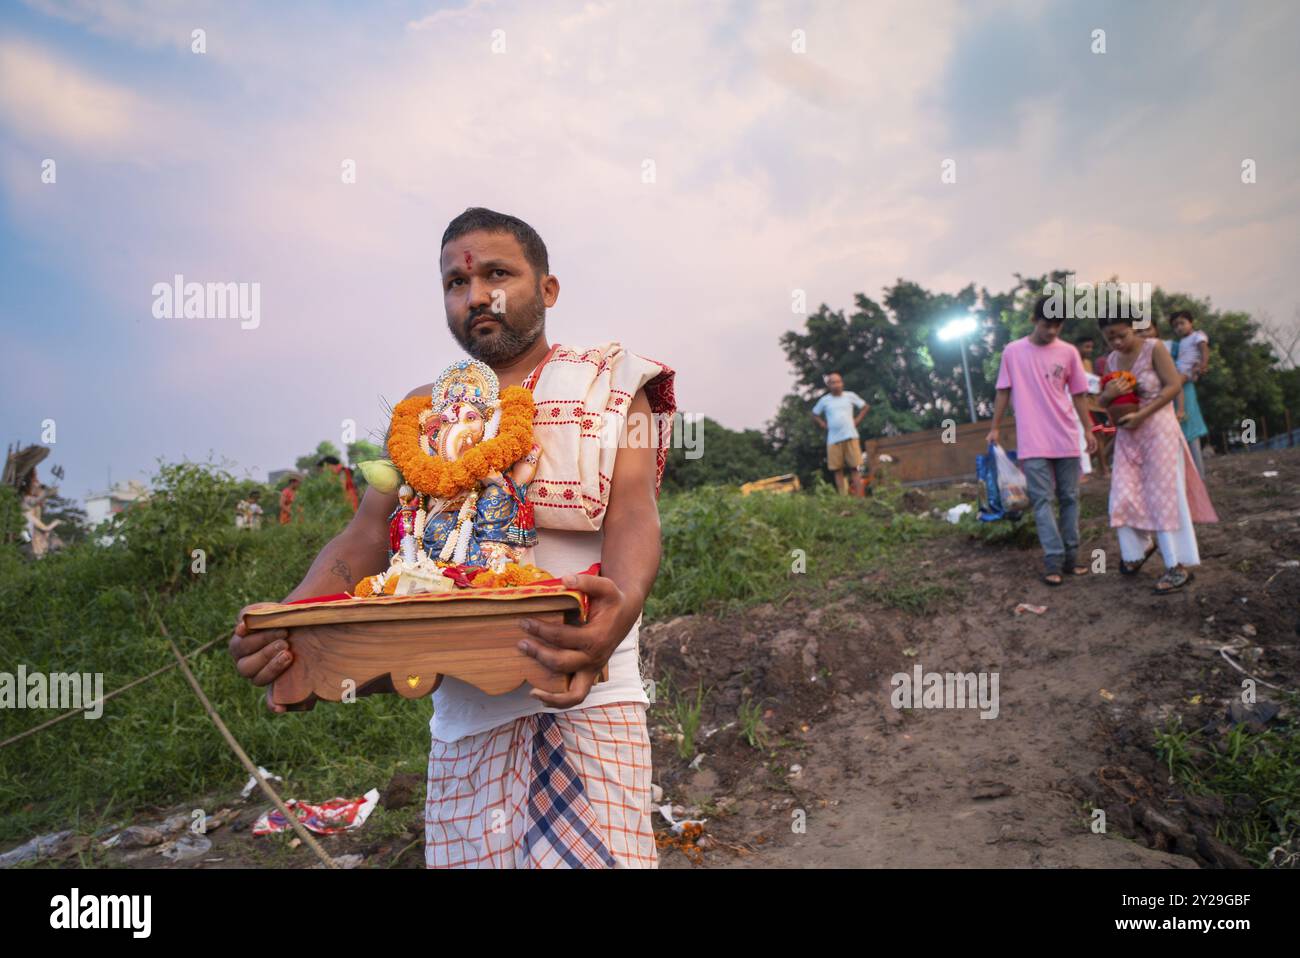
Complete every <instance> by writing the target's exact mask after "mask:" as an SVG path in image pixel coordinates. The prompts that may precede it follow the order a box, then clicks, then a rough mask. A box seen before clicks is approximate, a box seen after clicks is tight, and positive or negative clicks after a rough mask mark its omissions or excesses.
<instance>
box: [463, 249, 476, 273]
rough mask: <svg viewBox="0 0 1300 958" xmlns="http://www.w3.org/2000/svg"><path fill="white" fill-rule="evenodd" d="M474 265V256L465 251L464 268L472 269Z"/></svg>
mask: <svg viewBox="0 0 1300 958" xmlns="http://www.w3.org/2000/svg"><path fill="white" fill-rule="evenodd" d="M473 266H474V257H473V256H470V255H469V250H466V251H465V268H466V269H472V268H473Z"/></svg>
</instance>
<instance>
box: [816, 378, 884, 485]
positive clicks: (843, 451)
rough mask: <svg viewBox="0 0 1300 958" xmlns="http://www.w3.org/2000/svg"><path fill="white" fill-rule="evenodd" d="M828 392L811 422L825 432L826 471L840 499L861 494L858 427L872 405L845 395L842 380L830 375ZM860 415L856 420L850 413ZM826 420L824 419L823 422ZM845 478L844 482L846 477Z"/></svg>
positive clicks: (819, 403) (853, 394)
mask: <svg viewBox="0 0 1300 958" xmlns="http://www.w3.org/2000/svg"><path fill="white" fill-rule="evenodd" d="M826 388H827V390H829V391H828V392H827V393H825V394H824V395H823V396H822V397H821V398H820V399H818V400H817V404H816V405H815V406H813V408H812V417H813V421H814V422H815V423H817V425H819V426H821V427H822V428H823V429H825V430H826V468H827V469H829V470H830V471H831V474H832V475H833V476H834V477H835V488H836V489H838V490H839V492H840V495H842V496H843V495H848V493H849V492H850V490H851V491H852V492H853V494H854V495H855V496H858V495H861V494H862V475H861V473H860V472H859V471H858V468H859V467H860V466H861V465H862V443H861V441H860V440H859V439H858V426H859V424H860V423H861V422H862V417H863V416H865V415H866V414H867V413H868V412H869V411H870V409H871V405H870V404H869V403H868V402H867V401H866V400H865V399H863V398H862V397H861V396H859V395H858V394H857V393H854V392H845V391H844V377H843V376H841V375H840V374H839V373H831V374H830V375H829V376H827V377H826ZM854 409H859V410H860V411H859V412H858V414H857V415H856V416H854V415H853V410H854ZM823 417H825V418H823ZM846 472H847V473H848V478H847V479H846V478H845V473H846Z"/></svg>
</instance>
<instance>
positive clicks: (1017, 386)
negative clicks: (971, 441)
mask: <svg viewBox="0 0 1300 958" xmlns="http://www.w3.org/2000/svg"><path fill="white" fill-rule="evenodd" d="M1047 302H1048V299H1047V297H1046V296H1040V297H1038V299H1037V301H1036V302H1035V303H1034V311H1033V319H1034V331H1033V332H1032V333H1030V334H1029V335H1028V336H1026V337H1025V338H1024V339H1017V340H1016V341H1015V342H1013V343H1008V344H1007V347H1006V349H1004V350H1003V351H1002V367H1001V369H999V370H998V383H997V390H998V398H997V401H996V402H995V403H994V404H993V428H992V429H991V430H989V434H988V441H989V442H990V443H996V442H997V441H998V429H999V428H1000V427H1001V425H1002V417H1003V416H1004V415H1006V411H1007V403H1008V400H1009V401H1010V403H1011V405H1012V406H1013V408H1014V409H1015V414H1016V458H1017V461H1018V462H1019V463H1020V468H1021V469H1022V470H1023V471H1024V473H1025V479H1026V480H1027V485H1028V490H1027V491H1028V493H1029V501H1030V503H1031V504H1032V505H1033V508H1034V522H1035V523H1036V524H1037V526H1038V541H1039V542H1041V543H1042V546H1043V564H1044V573H1043V581H1044V582H1046V583H1047V584H1048V585H1060V584H1061V582H1062V581H1063V580H1062V578H1061V577H1062V574H1070V575H1087V574H1088V567H1087V566H1081V565H1079V564H1078V554H1079V432H1080V430H1079V423H1081V422H1083V423H1087V422H1088V377H1087V374H1086V373H1085V372H1084V369H1083V361H1082V360H1081V358H1080V357H1079V351H1078V350H1077V349H1075V348H1074V347H1073V346H1072V345H1070V344H1069V343H1066V342H1062V341H1061V339H1060V338H1059V337H1060V333H1061V323H1062V319H1060V318H1052V317H1050V316H1048V315H1047V311H1046V304H1047ZM1085 434H1086V436H1087V450H1088V453H1089V454H1091V453H1093V452H1094V451H1095V450H1096V448H1097V440H1096V438H1095V437H1094V436H1093V435H1092V431H1091V430H1085ZM1053 497H1055V499H1056V501H1057V502H1058V503H1059V504H1060V510H1061V518H1060V523H1059V525H1058V523H1057V518H1056V516H1055V515H1054V514H1053V512H1052V499H1053Z"/></svg>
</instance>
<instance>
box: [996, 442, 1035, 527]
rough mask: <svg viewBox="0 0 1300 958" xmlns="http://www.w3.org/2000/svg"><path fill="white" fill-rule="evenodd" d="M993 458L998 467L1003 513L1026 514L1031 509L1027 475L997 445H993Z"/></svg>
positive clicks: (999, 492)
mask: <svg viewBox="0 0 1300 958" xmlns="http://www.w3.org/2000/svg"><path fill="white" fill-rule="evenodd" d="M993 458H994V461H996V462H997V465H998V495H999V496H1000V497H1001V498H1002V511H1003V512H1024V511H1025V510H1026V509H1028V508H1029V492H1028V491H1027V488H1028V482H1027V481H1026V479H1025V474H1024V473H1023V472H1021V471H1020V467H1019V466H1017V465H1016V464H1015V463H1014V462H1012V461H1011V457H1010V456H1008V455H1007V454H1006V453H1005V452H1003V451H1002V447H1001V446H999V445H998V444H997V443H994V444H993Z"/></svg>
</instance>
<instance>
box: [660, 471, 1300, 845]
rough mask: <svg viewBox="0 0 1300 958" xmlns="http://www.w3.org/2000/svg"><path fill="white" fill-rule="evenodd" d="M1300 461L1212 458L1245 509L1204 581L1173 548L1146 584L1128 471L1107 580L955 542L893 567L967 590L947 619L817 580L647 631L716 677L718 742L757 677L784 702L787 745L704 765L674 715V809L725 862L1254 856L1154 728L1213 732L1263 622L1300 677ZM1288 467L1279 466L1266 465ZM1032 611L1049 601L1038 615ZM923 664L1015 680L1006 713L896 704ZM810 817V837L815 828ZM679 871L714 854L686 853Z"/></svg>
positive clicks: (684, 675)
mask: <svg viewBox="0 0 1300 958" xmlns="http://www.w3.org/2000/svg"><path fill="white" fill-rule="evenodd" d="M1298 466H1300V450H1291V451H1287V452H1285V453H1277V454H1274V453H1256V454H1252V455H1248V456H1234V457H1231V458H1229V459H1221V460H1219V461H1217V462H1215V463H1214V464H1213V465H1212V466H1211V472H1210V491H1211V496H1212V497H1213V499H1214V501H1215V503H1216V506H1217V507H1218V509H1219V512H1220V517H1221V520H1222V521H1221V523H1220V524H1219V525H1217V526H1208V527H1203V531H1202V534H1201V537H1200V542H1201V549H1202V553H1203V561H1204V563H1205V564H1204V565H1203V566H1202V567H1201V569H1199V570H1198V571H1197V578H1196V582H1195V583H1193V585H1192V586H1191V587H1189V589H1188V590H1187V591H1186V592H1184V593H1182V594H1178V595H1170V596H1156V595H1152V594H1151V592H1150V589H1151V586H1152V584H1153V583H1154V580H1155V579H1156V577H1157V576H1158V574H1159V570H1160V568H1161V563H1160V560H1159V558H1158V556H1157V557H1154V558H1153V559H1152V561H1151V563H1150V564H1149V565H1148V567H1147V568H1146V569H1144V570H1143V573H1142V574H1141V575H1140V576H1139V577H1138V578H1137V579H1129V578H1126V577H1122V576H1120V575H1119V574H1118V559H1119V556H1118V547H1117V546H1116V545H1115V544H1114V540H1113V537H1112V535H1111V534H1110V533H1109V532H1108V530H1107V528H1106V520H1105V517H1104V497H1105V493H1106V486H1105V484H1104V483H1101V482H1096V481H1094V482H1091V483H1089V484H1088V485H1087V486H1086V487H1085V489H1086V497H1087V499H1088V500H1089V502H1090V506H1091V509H1090V511H1091V512H1092V513H1093V517H1092V518H1090V519H1088V520H1086V521H1085V523H1084V532H1083V538H1084V547H1085V550H1089V549H1092V548H1102V549H1105V550H1106V551H1107V556H1106V559H1107V571H1106V573H1105V574H1103V575H1094V576H1089V577H1087V578H1078V579H1074V580H1071V581H1068V582H1067V583H1066V584H1065V585H1063V586H1061V587H1059V588H1049V587H1048V586H1046V585H1044V584H1042V583H1041V582H1039V581H1037V579H1036V578H1035V577H1034V576H1033V572H1034V571H1035V562H1036V560H1037V552H1036V551H1033V550H1021V549H1016V548H1011V547H1008V546H1005V545H999V546H992V545H988V544H985V543H982V542H979V541H977V540H970V539H959V538H956V537H954V538H949V539H945V540H941V542H940V543H939V545H938V546H937V547H936V548H935V549H934V550H933V554H932V555H931V557H930V558H929V559H928V560H922V562H924V565H921V566H917V567H914V568H907V569H903V570H891V571H890V572H888V573H883V574H884V575H887V576H889V577H891V578H892V579H893V580H894V584H895V585H897V584H898V582H899V579H900V577H901V578H902V579H903V580H904V584H912V585H919V584H924V583H934V584H939V585H944V586H947V587H949V588H952V589H955V590H956V591H957V595H955V596H953V597H952V598H949V599H946V600H943V601H941V602H938V603H937V607H938V608H937V610H936V611H935V612H933V613H929V614H920V615H911V614H907V613H904V612H900V611H898V610H896V609H890V608H882V607H881V606H880V605H879V604H873V603H871V602H869V601H863V600H861V599H858V598H855V597H852V596H849V597H846V598H843V599H840V600H838V601H832V602H829V603H827V602H826V601H825V597H824V596H819V595H809V596H808V597H807V599H806V600H803V601H799V602H795V603H791V604H788V605H787V606H786V607H784V608H781V609H776V608H771V607H765V608H762V609H757V610H753V611H751V612H749V613H747V614H745V615H743V616H741V617H738V618H732V619H729V620H721V621H720V620H714V619H707V618H702V617H686V618H683V619H679V620H675V621H673V622H669V623H664V624H662V625H659V626H655V627H652V628H650V629H647V630H646V632H645V633H643V636H644V638H643V641H644V642H645V643H646V646H647V657H648V658H649V659H650V661H651V662H652V663H653V669H654V670H656V671H668V672H671V673H672V674H673V675H674V676H675V677H677V682H678V684H679V685H680V684H683V680H685V681H686V682H689V683H690V684H692V685H693V682H694V678H693V677H699V678H702V680H703V681H704V682H705V684H706V685H712V686H713V689H714V691H713V692H712V693H711V695H710V699H711V702H710V701H709V700H706V707H705V717H704V720H703V722H702V725H701V728H702V734H703V733H706V732H708V730H709V729H711V728H719V727H720V726H723V725H725V724H726V723H727V722H729V721H732V720H734V719H735V714H736V711H737V709H738V707H739V705H740V703H741V701H742V700H743V698H744V694H745V692H746V689H748V691H749V692H750V693H752V694H753V695H755V696H758V697H760V698H764V699H765V700H766V701H765V704H766V705H767V706H768V707H769V708H770V712H768V718H767V720H766V724H767V725H768V726H770V727H771V728H772V729H773V730H774V735H773V737H774V738H778V739H779V741H780V743H782V744H779V745H778V747H777V748H776V750H775V751H776V754H777V756H778V758H777V759H776V760H772V759H770V758H768V757H767V756H764V755H762V753H760V752H758V751H757V750H755V749H753V748H751V747H750V746H749V745H747V744H745V743H744V742H743V741H742V740H741V739H739V738H738V737H737V736H736V734H735V729H734V728H732V729H727V730H723V731H720V732H717V733H715V734H714V735H713V736H709V737H708V738H704V739H703V741H702V743H701V744H700V746H699V748H700V750H701V751H703V752H704V753H705V755H704V758H703V759H702V760H701V761H700V763H699V770H698V771H692V770H691V769H690V768H689V767H688V766H686V763H685V761H684V760H683V759H682V758H681V757H680V756H679V755H678V753H677V750H676V748H675V743H674V741H672V740H671V739H670V738H667V737H666V736H668V735H670V734H671V731H672V730H671V729H670V728H667V727H665V728H664V729H662V730H661V741H660V743H659V747H658V748H657V751H656V763H655V764H656V768H657V781H659V782H660V783H661V784H662V785H663V787H664V789H665V793H666V796H667V797H666V799H665V800H666V801H672V802H675V803H680V804H682V805H685V806H688V807H687V808H686V809H685V810H686V811H687V812H690V811H691V809H690V808H689V806H691V805H696V806H702V807H701V809H700V812H699V814H702V815H704V816H705V817H709V816H710V815H711V816H712V817H711V819H710V821H709V823H708V825H707V826H706V831H707V832H708V834H709V836H710V839H711V840H712V847H710V848H708V849H707V850H706V851H705V853H704V855H703V856H698V855H695V856H692V858H695V859H698V861H699V863H700V864H702V865H705V866H710V867H751V866H752V867H772V866H784V867H825V866H832V867H834V866H873V867H913V866H995V867H1001V866H1048V867H1067V866H1075V867H1106V866H1109V867H1157V868H1189V867H1198V865H1207V864H1213V865H1223V864H1234V863H1235V864H1241V862H1240V861H1239V860H1238V861H1234V859H1233V857H1232V853H1231V851H1230V850H1228V849H1226V848H1225V847H1223V846H1221V845H1219V844H1218V843H1217V842H1216V841H1215V840H1214V838H1213V820H1214V817H1215V814H1214V813H1215V812H1216V809H1215V808H1214V807H1213V805H1212V804H1211V806H1210V807H1199V808H1198V807H1192V806H1191V805H1189V800H1187V799H1186V798H1185V797H1184V796H1181V795H1180V794H1179V793H1178V791H1177V789H1176V788H1175V787H1173V786H1172V785H1171V784H1170V783H1169V782H1168V777H1167V772H1165V771H1164V770H1162V769H1161V768H1160V767H1159V766H1158V764H1157V763H1156V761H1155V757H1154V752H1153V749H1152V747H1151V746H1152V732H1153V729H1154V728H1156V727H1158V726H1159V727H1163V725H1164V723H1165V721H1166V719H1167V717H1168V716H1170V715H1171V714H1174V713H1177V714H1181V715H1183V716H1184V720H1185V721H1186V722H1187V723H1188V724H1189V725H1191V726H1192V727H1200V726H1201V725H1204V724H1206V723H1213V722H1215V721H1216V720H1218V719H1219V717H1220V716H1221V715H1222V714H1223V712H1224V710H1225V707H1226V705H1227V703H1228V701H1229V699H1230V697H1232V696H1234V695H1238V694H1239V691H1240V686H1239V682H1240V678H1241V676H1240V675H1238V674H1237V673H1236V672H1235V671H1233V669H1232V668H1231V667H1230V666H1228V665H1227V664H1226V663H1225V662H1224V661H1223V660H1222V659H1221V658H1220V656H1219V655H1218V652H1217V648H1218V646H1220V645H1222V644H1224V643H1225V642H1228V641H1230V640H1232V638H1233V636H1240V635H1241V634H1242V630H1243V629H1245V630H1246V631H1247V632H1249V631H1250V629H1251V628H1253V630H1254V637H1253V638H1252V639H1251V640H1250V641H1249V642H1246V641H1245V640H1244V639H1241V638H1238V639H1237V642H1238V644H1244V645H1245V646H1246V647H1247V648H1248V649H1253V648H1259V649H1260V652H1259V654H1258V655H1255V656H1254V663H1253V665H1252V666H1251V668H1252V672H1253V674H1255V675H1257V676H1259V677H1261V678H1266V679H1267V680H1269V681H1273V682H1274V684H1279V685H1284V686H1286V687H1288V688H1296V687H1297V686H1298V685H1300V683H1298V682H1297V681H1296V680H1297V675H1298V673H1300V669H1297V665H1298V664H1300V655H1298V654H1297V635H1296V628H1297V626H1296V607H1297V602H1296V597H1297V594H1300V569H1296V568H1294V567H1288V566H1286V565H1284V563H1286V562H1287V561H1291V560H1296V559H1300V495H1297V492H1300V487H1298V484H1297V480H1298V479H1300V469H1298V468H1297V467H1298ZM1266 469H1277V470H1279V472H1280V476H1279V478H1277V479H1265V478H1263V477H1262V476H1260V473H1262V472H1263V471H1264V470H1266ZM811 558H813V557H810V559H811ZM881 575H882V573H879V572H877V573H871V572H867V573H866V574H865V576H864V581H866V582H871V581H872V580H873V578H879V577H880V576H881ZM1270 577H1271V578H1270ZM1266 580H1267V581H1266ZM1243 599H1244V600H1245V601H1244V602H1243V601H1241V600H1243ZM1020 602H1027V603H1032V604H1035V605H1041V606H1047V612H1046V613H1044V614H1042V615H1035V614H1030V613H1027V614H1023V615H1020V616H1016V615H1014V614H1013V609H1014V608H1015V606H1016V605H1017V604H1018V603H1020ZM1207 620H1208V621H1207ZM1256 643H1257V644H1256ZM1243 654H1244V655H1246V656H1247V657H1250V656H1252V653H1251V652H1245V653H1243ZM917 663H920V664H921V665H922V666H923V668H924V670H925V671H927V672H930V671H935V672H948V671H952V672H981V671H987V672H997V673H999V682H1000V684H999V693H1000V695H999V712H998V715H997V717H996V718H991V719H981V718H980V717H979V714H978V711H976V710H948V709H925V710H919V709H918V710H913V711H900V710H898V709H895V708H894V707H892V706H891V704H890V692H891V688H890V676H891V675H893V674H894V673H896V672H909V673H910V672H911V671H912V669H913V667H914V666H915V665H916V664H917ZM746 669H747V670H748V674H745V670H746ZM1261 691H1262V692H1264V693H1265V695H1267V689H1261ZM1198 696H1199V698H1198ZM660 714H661V719H662V718H663V713H660ZM667 724H669V723H665V725H667ZM711 743H712V744H711ZM765 759H766V761H765ZM792 766H799V768H798V769H797V770H796V771H794V772H791V767H792ZM1091 802H1095V803H1096V804H1097V805H1098V806H1100V807H1101V808H1103V809H1104V810H1105V811H1106V813H1107V817H1108V828H1107V832H1106V833H1105V834H1094V833H1093V832H1092V830H1091V829H1090V828H1089V814H1090V803H1091ZM800 810H802V812H803V813H806V830H805V831H804V832H803V833H799V832H798V831H797V830H796V829H795V828H794V827H793V826H794V824H795V822H796V820H797V818H798V816H799V811H800ZM1171 818H1172V819H1173V821H1172V822H1171V821H1170V820H1169V819H1171ZM1207 830H1208V833H1207ZM705 844H706V845H709V844H710V841H709V840H706V841H705ZM1148 845H1150V846H1152V847H1148ZM662 864H663V867H691V862H690V861H688V858H687V856H686V855H685V854H683V853H682V852H680V851H678V850H676V849H666V850H665V852H664V853H663V862H662Z"/></svg>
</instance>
